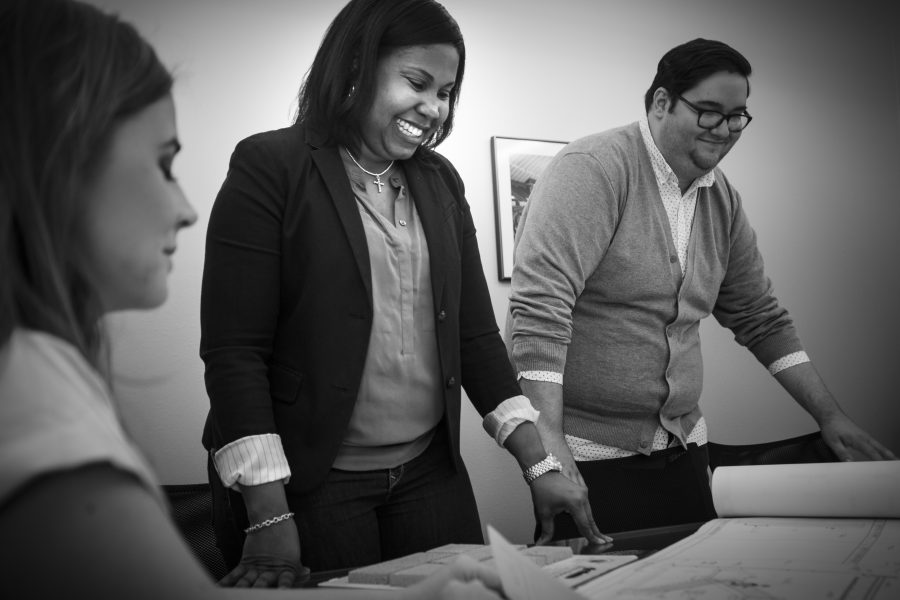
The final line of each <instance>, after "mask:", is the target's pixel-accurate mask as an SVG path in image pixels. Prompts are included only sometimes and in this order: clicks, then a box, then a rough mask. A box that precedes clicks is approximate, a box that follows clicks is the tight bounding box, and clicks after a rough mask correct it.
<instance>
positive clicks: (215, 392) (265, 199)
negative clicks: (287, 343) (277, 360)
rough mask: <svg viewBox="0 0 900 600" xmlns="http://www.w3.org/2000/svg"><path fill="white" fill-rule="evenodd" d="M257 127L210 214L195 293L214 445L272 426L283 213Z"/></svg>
mask: <svg viewBox="0 0 900 600" xmlns="http://www.w3.org/2000/svg"><path fill="white" fill-rule="evenodd" d="M264 135H265V134H260V135H258V136H254V137H251V138H248V139H246V140H243V141H242V142H240V143H239V144H238V145H237V147H236V148H235V150H234V153H233V154H232V157H231V161H230V163H229V168H228V173H227V176H226V178H225V182H224V183H223V185H222V188H221V189H220V190H219V193H218V196H217V197H216V200H215V203H214V204H213V208H212V213H211V215H210V220H209V228H208V231H207V238H206V258H205V263H204V269H203V283H202V291H201V298H200V327H201V341H200V356H201V358H202V359H203V361H204V363H205V374H204V376H205V381H206V390H207V393H208V395H209V399H210V416H209V422H208V426H209V427H211V428H212V434H213V440H214V442H213V444H214V445H215V446H217V447H222V446H224V445H226V444H228V443H230V442H232V441H234V440H237V439H240V438H243V437H246V436H250V435H262V434H266V433H276V428H275V420H274V417H273V410H272V401H271V396H270V392H269V377H268V364H269V360H270V357H271V354H272V347H273V339H274V334H275V328H276V324H277V320H278V310H279V290H280V287H281V283H280V267H279V265H280V261H281V247H280V240H281V229H282V216H283V213H284V206H285V202H286V198H285V197H286V195H287V193H288V192H287V190H288V187H289V186H288V184H287V181H286V180H287V177H286V175H285V170H284V169H282V168H280V167H279V165H282V164H283V160H282V159H281V158H280V155H281V154H283V153H284V152H285V151H286V150H284V149H283V148H280V147H279V145H278V144H273V143H272V140H270V139H268V138H265V137H262V136H264Z"/></svg>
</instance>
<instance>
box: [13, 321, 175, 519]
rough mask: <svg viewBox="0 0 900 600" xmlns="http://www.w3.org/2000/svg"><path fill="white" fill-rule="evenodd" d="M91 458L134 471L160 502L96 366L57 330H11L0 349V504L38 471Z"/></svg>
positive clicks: (80, 464)
mask: <svg viewBox="0 0 900 600" xmlns="http://www.w3.org/2000/svg"><path fill="white" fill-rule="evenodd" d="M99 463H107V464H110V465H112V466H114V467H115V468H117V469H121V470H123V471H127V472H128V473H130V474H132V475H135V476H136V477H137V478H138V480H139V481H141V482H143V483H144V484H145V485H146V487H147V488H148V489H149V490H150V491H151V493H152V494H153V495H154V496H155V497H156V498H157V499H158V500H159V501H160V503H161V504H162V505H167V504H166V500H165V497H164V496H163V494H162V491H161V489H160V487H159V484H158V482H157V479H156V477H155V475H154V474H153V471H152V470H151V468H150V466H149V465H148V463H147V461H146V460H145V459H144V457H143V456H142V454H141V452H140V451H139V450H138V449H137V447H136V446H135V445H134V444H133V443H132V442H131V440H129V439H128V437H127V435H126V434H125V432H124V430H123V429H122V426H121V424H120V423H119V420H118V418H117V416H116V411H115V406H114V404H113V400H112V395H111V394H110V391H109V387H108V386H107V385H106V382H105V381H104V380H103V379H102V378H101V377H100V375H99V374H98V373H97V371H96V370H95V369H94V368H93V367H91V366H90V364H88V362H87V361H86V360H85V358H84V357H83V356H82V355H81V353H79V352H78V351H77V350H76V349H75V348H74V347H73V346H71V345H70V344H69V343H67V342H65V341H63V340H61V339H59V338H57V337H54V336H52V335H49V334H46V333H41V332H38V331H31V330H25V329H16V330H14V331H13V333H12V336H11V337H10V339H9V341H8V342H7V344H6V345H5V346H3V347H2V349H0V503H3V502H4V501H6V500H8V499H9V498H10V497H11V496H13V495H14V494H15V493H16V492H17V491H18V490H19V489H20V488H22V487H23V486H24V485H25V484H27V483H29V482H30V481H31V480H33V479H35V478H37V477H39V476H41V475H46V474H47V473H50V472H53V471H64V470H69V469H76V468H80V467H84V466H87V465H91V464H99Z"/></svg>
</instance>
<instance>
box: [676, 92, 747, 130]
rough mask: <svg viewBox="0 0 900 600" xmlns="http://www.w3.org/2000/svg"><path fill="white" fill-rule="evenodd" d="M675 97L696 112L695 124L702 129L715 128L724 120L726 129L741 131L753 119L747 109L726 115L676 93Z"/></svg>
mask: <svg viewBox="0 0 900 600" xmlns="http://www.w3.org/2000/svg"><path fill="white" fill-rule="evenodd" d="M675 97H676V98H678V99H679V100H681V101H682V102H684V103H685V105H687V107H688V108H690V109H691V110H692V111H694V112H695V113H697V125H698V126H700V127H702V128H703V129H715V128H716V127H718V126H719V125H721V124H722V121H726V122H727V124H728V131H730V132H732V133H737V132H738V131H742V130H743V129H744V128H745V127H746V126H747V125H749V124H750V121H752V120H753V117H751V116H750V113H748V112H747V111H744V112H739V113H732V114H730V115H726V114H725V113H720V112H719V111H717V110H709V109H708V108H701V107H699V106H697V105H696V104H692V103H691V102H688V101H687V100H685V99H684V97H682V96H679V95H678V94H675Z"/></svg>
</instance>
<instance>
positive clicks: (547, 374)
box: [519, 371, 563, 385]
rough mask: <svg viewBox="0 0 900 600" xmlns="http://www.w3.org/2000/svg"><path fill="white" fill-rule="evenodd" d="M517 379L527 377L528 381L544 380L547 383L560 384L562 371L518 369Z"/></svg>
mask: <svg viewBox="0 0 900 600" xmlns="http://www.w3.org/2000/svg"><path fill="white" fill-rule="evenodd" d="M519 379H527V380H529V381H546V382H548V383H558V384H559V385H562V382H563V376H562V373H554V372H553V371H520V372H519Z"/></svg>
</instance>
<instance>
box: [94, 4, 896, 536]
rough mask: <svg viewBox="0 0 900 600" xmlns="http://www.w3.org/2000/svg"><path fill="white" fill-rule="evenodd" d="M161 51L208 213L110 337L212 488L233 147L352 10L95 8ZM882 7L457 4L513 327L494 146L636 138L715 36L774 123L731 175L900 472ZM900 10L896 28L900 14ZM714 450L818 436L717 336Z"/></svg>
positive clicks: (521, 494) (503, 514) (157, 443)
mask: <svg viewBox="0 0 900 600" xmlns="http://www.w3.org/2000/svg"><path fill="white" fill-rule="evenodd" d="M93 1H95V2H96V3H97V4H99V5H101V6H105V7H108V8H112V9H113V10H115V11H117V12H119V13H120V14H122V15H123V16H124V17H125V18H126V19H128V20H131V21H132V22H134V23H135V24H136V25H137V26H138V28H139V29H140V30H141V31H142V32H143V33H144V34H145V35H146V36H147V37H148V38H149V39H150V40H151V41H152V42H153V43H154V44H155V45H156V46H157V49H158V51H159V53H160V55H161V56H162V58H163V60H164V61H165V62H166V63H167V64H168V65H170V66H172V67H173V68H174V69H175V72H176V75H177V80H178V81H177V87H176V103H177V106H178V111H179V126H180V133H181V138H182V142H183V144H184V151H183V152H182V154H181V156H180V157H179V158H178V160H177V161H176V168H175V172H176V175H177V176H178V177H179V179H180V181H181V182H182V185H183V187H184V189H185V190H186V192H187V194H188V196H189V197H190V198H191V200H192V201H193V202H194V204H195V206H196V208H197V211H198V213H199V215H200V219H199V222H198V224H197V226H196V227H195V228H194V229H193V230H189V231H188V232H186V233H185V234H182V239H181V241H180V244H179V250H178V255H177V256H176V261H175V262H176V267H175V271H174V272H173V275H172V282H171V288H172V293H171V296H170V299H169V302H168V303H167V304H166V305H165V306H164V307H163V308H162V309H161V310H158V311H155V312H153V313H145V314H132V313H129V314H123V315H119V316H117V317H115V318H113V319H112V325H113V331H114V340H115V346H116V350H117V352H118V354H117V357H118V359H117V361H116V371H117V373H118V377H117V383H118V389H117V391H118V395H119V398H120V399H121V404H122V412H123V416H124V418H125V421H126V423H127V426H128V427H129V428H130V430H131V431H132V432H133V434H134V436H135V438H136V439H137V440H138V442H139V443H140V444H141V445H142V446H143V447H144V449H145V450H146V452H147V453H148V454H149V455H150V457H151V459H152V461H153V463H154V464H155V466H156V468H157V469H158V470H159V472H160V473H161V476H162V479H163V481H164V482H166V483H184V482H194V481H200V480H203V479H204V478H205V472H204V464H205V463H204V460H205V458H204V454H203V450H202V448H201V446H200V442H199V437H200V430H201V427H202V424H203V419H204V417H205V413H206V408H207V398H206V394H205V391H204V386H203V366H202V363H201V361H200V359H199V358H198V356H197V347H198V342H199V323H198V311H199V295H200V276H201V272H202V266H203V240H204V237H205V233H206V221H207V217H208V215H209V210H210V207H211V204H212V201H213V199H214V197H215V194H216V191H217V190H218V187H219V185H220V184H221V182H222V179H223V177H224V175H225V169H226V165H227V161H228V157H229V155H230V153H231V150H232V149H233V147H234V144H235V143H236V142H237V141H238V140H239V139H241V138H242V137H244V136H246V135H249V134H251V133H254V132H256V131H260V130H264V129H270V128H275V127H280V126H284V125H286V124H288V123H289V122H290V116H291V113H292V109H293V100H294V97H295V94H296V90H297V88H298V86H299V83H300V80H301V78H302V76H303V74H304V72H305V71H306V69H307V68H308V66H309V64H310V62H311V61H312V58H313V54H314V52H315V49H316V48H317V46H318V43H319V41H320V40H321V37H322V35H323V33H324V31H325V28H326V26H327V25H328V23H329V22H330V20H331V18H332V17H333V16H334V15H335V14H336V13H337V11H338V10H339V8H340V6H342V4H343V2H342V1H335V2H330V3H326V2H323V1H322V0H306V1H303V0H264V1H263V0H259V1H255V2H248V1H242V0H219V1H213V0H181V1H179V0H155V1H153V2H147V1H146V0H93ZM890 4H891V2H889V1H884V2H876V1H873V2H868V3H866V2H852V3H851V2H849V1H848V2H844V3H842V4H838V3H824V2H818V1H812V0H810V1H805V0H804V1H794V2H775V1H771V2H753V3H748V2H743V1H742V2H735V1H723V0H693V1H688V0H684V1H681V2H674V1H667V0H652V1H651V0H645V1H642V2H632V1H629V0H605V1H588V0H556V1H554V2H548V1H547V0H490V1H486V0H446V1H445V5H446V6H447V8H448V9H449V10H450V12H451V13H452V14H453V15H454V16H455V17H456V19H457V20H458V21H459V24H460V26H461V28H462V31H463V34H464V35H465V37H466V43H467V50H468V63H467V69H466V79H465V83H464V86H463V93H462V99H461V106H460V111H459V114H458V120H457V127H456V130H455V132H454V134H453V135H452V136H451V137H450V139H449V140H448V141H447V142H445V144H444V145H443V146H442V151H443V152H444V153H445V154H446V155H447V156H448V157H449V158H450V159H451V160H452V161H453V162H454V163H455V165H456V166H457V168H458V169H459V171H460V173H461V174H462V176H463V178H464V179H465V181H466V184H467V189H468V198H469V201H470V203H471V204H472V208H473V213H474V218H475V223H476V225H477V226H478V227H479V243H480V245H481V251H482V255H483V260H484V267H485V272H486V273H487V276H488V281H489V283H490V285H491V292H492V296H493V302H494V309H495V312H496V314H497V318H498V321H500V322H501V323H502V321H503V318H504V314H505V310H506V304H507V296H508V292H509V288H508V284H507V283H502V282H499V281H498V280H497V266H496V246H495V239H494V213H493V191H492V190H493V184H492V175H491V170H490V165H491V157H490V138H491V136H493V135H498V136H507V137H525V138H539V139H555V140H571V139H574V138H576V137H579V136H581V135H584V134H587V133H590V132H594V131H599V130H602V129H605V128H608V127H612V126H616V125H619V124H623V123H625V122H628V121H632V120H635V119H637V118H638V117H640V116H641V114H642V98H643V93H644V91H645V90H646V88H647V86H648V85H649V84H650V81H651V79H652V76H653V73H654V71H655V68H656V63H657V61H658V59H659V57H660V56H661V55H662V54H663V53H664V52H665V51H666V50H668V49H669V48H671V47H672V46H674V45H676V44H678V43H681V42H683V41H686V40H688V39H691V38H694V37H698V36H702V37H709V38H715V39H720V40H723V41H726V42H728V43H730V44H732V45H734V46H735V47H736V48H738V49H739V50H741V51H742V52H743V53H744V54H745V55H746V56H747V57H748V59H749V60H750V61H751V63H752V64H753V66H754V75H753V77H752V79H751V81H752V95H751V97H750V101H749V110H750V112H751V113H752V114H753V115H754V117H755V120H754V121H753V124H752V125H751V126H750V128H749V129H748V130H747V131H746V132H745V133H744V135H743V137H742V140H741V142H740V143H739V144H738V145H737V146H736V148H735V149H734V150H733V151H732V153H731V155H730V156H729V157H728V158H727V159H726V160H725V162H724V167H725V170H726V172H727V173H728V175H729V177H730V178H731V179H732V181H733V182H734V183H735V184H736V186H737V187H738V189H739V190H741V192H742V194H743V197H744V199H745V203H746V207H747V211H748V213H749V215H750V218H751V221H752V222H753V223H754V225H755V228H756V230H757V232H758V234H759V240H760V244H761V247H762V251H763V256H764V257H765V259H766V261H767V267H768V271H769V274H770V276H771V277H772V278H773V280H774V282H775V289H776V292H777V293H778V296H779V298H780V299H781V300H782V302H783V303H784V304H785V305H786V306H787V307H788V308H789V309H790V310H791V312H792V314H793V315H794V318H795V321H796V323H797V325H798V327H799V329H800V332H801V335H802V337H803V339H804V341H805V343H806V347H807V349H808V352H809V354H810V355H811V356H812V358H813V360H814V361H815V363H816V364H817V366H818V368H819V370H820V372H822V373H823V374H824V376H825V378H826V380H827V381H828V383H829V385H830V387H831V389H832V391H833V392H834V393H835V394H836V396H837V397H838V398H839V399H840V401H841V402H842V404H843V406H844V407H845V409H846V411H847V412H848V413H849V414H850V415H851V416H852V417H853V418H854V419H856V420H857V421H858V422H859V423H860V424H862V425H863V426H864V427H865V428H867V429H868V430H869V431H871V432H872V433H873V434H875V435H876V436H877V437H878V438H879V439H881V440H882V441H883V442H885V443H886V444H887V445H888V446H890V447H891V448H892V449H893V450H894V452H897V453H900V419H898V410H897V408H896V405H897V402H898V401H900V398H898V394H897V392H896V391H895V390H896V385H895V381H896V378H895V373H896V370H897V369H898V368H900V350H898V343H897V342H898V340H900V314H898V312H897V310H896V307H897V306H898V304H900V303H898V299H900V278H898V275H897V268H896V266H895V264H894V262H895V261H896V259H897V258H898V257H900V235H898V234H897V228H898V226H900V193H898V187H897V186H898V183H897V181H898V180H897V172H898V170H900V149H898V142H900V66H898V63H900V53H898V49H897V37H898V36H900V26H898V23H900V20H898V15H897V13H896V10H895V9H889V8H888V6H889V5H890ZM890 10H894V14H889V11H890ZM702 334H703V338H704V345H705V348H704V350H705V352H704V354H705V362H706V375H705V390H704V395H703V399H702V402H701V406H702V407H703V409H704V411H705V412H706V414H707V418H708V420H709V425H710V430H711V432H710V435H711V437H712V439H714V440H716V441H731V442H734V443H744V442H755V441H767V440H771V439H777V438H781V437H786V436H790V435H798V434H801V433H806V432H808V431H811V430H813V429H814V423H813V421H812V420H811V419H810V418H809V417H807V416H806V415H805V413H803V411H801V410H800V409H799V408H798V407H797V406H796V405H794V404H793V402H792V401H791V400H790V399H789V398H788V397H787V395H786V394H785V393H784V392H783V391H782V390H781V389H780V388H779V387H778V386H777V384H775V382H774V381H773V380H772V379H771V378H770V377H769V376H768V375H767V374H766V373H765V370H764V369H763V368H762V367H761V366H759V365H758V364H757V363H755V361H754V360H753V359H752V357H751V355H750V354H749V353H748V352H746V351H745V350H744V349H742V348H740V347H738V346H737V345H736V344H734V343H732V342H731V336H730V334H729V333H728V332H727V331H724V330H722V329H721V328H720V327H719V326H718V325H717V324H715V323H714V322H713V321H711V320H710V322H708V323H705V326H704V328H703V329H702ZM463 454H464V455H465V458H466V462H467V464H468V465H469V468H470V472H471V475H472V479H473V483H474V485H475V489H476V494H477V496H478V501H479V507H480V509H481V514H482V518H483V520H484V521H485V522H490V523H492V524H494V525H495V526H496V527H498V529H500V531H502V532H503V533H504V534H506V535H507V536H509V537H510V538H511V539H513V540H514V541H517V542H526V541H529V540H530V539H531V538H530V536H531V530H532V527H533V521H532V518H531V504H530V499H529V494H528V490H527V487H526V486H525V484H524V483H523V482H522V480H521V477H520V476H519V474H518V470H517V468H516V465H515V462H514V461H513V460H512V458H511V457H509V455H508V454H506V453H505V452H503V451H500V450H499V449H497V448H496V446H494V445H493V442H491V440H489V439H488V438H487V436H486V435H484V434H483V432H482V430H481V426H480V423H479V419H478V418H477V415H476V414H475V412H474V411H473V410H472V409H471V408H468V407H467V408H466V410H465V414H464V420H463Z"/></svg>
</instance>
